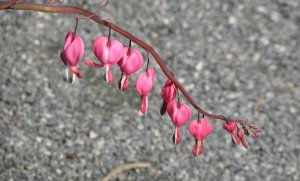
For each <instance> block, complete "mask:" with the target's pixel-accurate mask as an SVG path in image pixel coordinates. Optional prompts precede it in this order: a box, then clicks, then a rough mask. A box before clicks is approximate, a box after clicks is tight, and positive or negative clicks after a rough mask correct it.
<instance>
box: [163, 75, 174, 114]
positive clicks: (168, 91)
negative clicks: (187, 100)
mask: <svg viewBox="0 0 300 181" xmlns="http://www.w3.org/2000/svg"><path fill="white" fill-rule="evenodd" d="M161 97H162V98H163V104H162V107H161V109H160V114H161V115H164V114H165V112H166V111H167V106H168V103H169V102H171V101H172V100H174V99H175V98H176V87H175V85H174V84H173V83H172V81H171V80H167V81H166V83H165V85H164V87H163V89H162V92H161Z"/></svg>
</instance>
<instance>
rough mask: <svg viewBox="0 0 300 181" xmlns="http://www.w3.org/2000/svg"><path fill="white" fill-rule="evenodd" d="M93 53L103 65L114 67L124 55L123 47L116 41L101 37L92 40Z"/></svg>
mask: <svg viewBox="0 0 300 181" xmlns="http://www.w3.org/2000/svg"><path fill="white" fill-rule="evenodd" d="M93 52H94V54H95V56H96V57H97V58H98V60H99V61H100V62H101V63H102V64H104V65H106V64H107V65H110V66H111V65H114V64H116V63H118V61H120V59H121V58H122V56H123V53H124V46H123V45H122V43H120V42H119V41H118V40H110V42H109V46H108V38H106V37H104V36H102V37H98V38H96V39H95V40H94V43H93Z"/></svg>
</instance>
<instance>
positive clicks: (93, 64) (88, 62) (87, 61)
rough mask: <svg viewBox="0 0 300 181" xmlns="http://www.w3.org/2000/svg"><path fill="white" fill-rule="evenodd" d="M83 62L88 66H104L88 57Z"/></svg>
mask: <svg viewBox="0 0 300 181" xmlns="http://www.w3.org/2000/svg"><path fill="white" fill-rule="evenodd" d="M83 63H84V64H86V65H87V66H90V67H93V68H103V67H104V65H103V64H97V63H95V62H93V61H92V60H90V59H86V60H85V61H84V62H83Z"/></svg>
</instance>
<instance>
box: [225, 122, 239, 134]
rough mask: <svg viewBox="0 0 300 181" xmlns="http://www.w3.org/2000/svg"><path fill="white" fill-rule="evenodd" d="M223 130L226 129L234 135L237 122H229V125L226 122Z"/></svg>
mask: <svg viewBox="0 0 300 181" xmlns="http://www.w3.org/2000/svg"><path fill="white" fill-rule="evenodd" d="M223 128H224V129H225V130H226V131H228V132H229V133H233V132H234V130H235V129H236V122H233V121H231V122H229V123H227V122H224V123H223Z"/></svg>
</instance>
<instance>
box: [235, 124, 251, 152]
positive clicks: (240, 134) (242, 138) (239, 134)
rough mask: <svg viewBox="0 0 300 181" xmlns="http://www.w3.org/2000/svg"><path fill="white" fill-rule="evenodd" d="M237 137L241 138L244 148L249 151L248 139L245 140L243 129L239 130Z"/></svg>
mask: <svg viewBox="0 0 300 181" xmlns="http://www.w3.org/2000/svg"><path fill="white" fill-rule="evenodd" d="M237 136H238V137H239V138H240V140H241V141H242V144H243V146H244V147H245V148H246V149H248V146H249V145H248V143H247V141H246V139H245V137H244V133H243V131H242V130H241V129H238V130H237Z"/></svg>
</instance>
